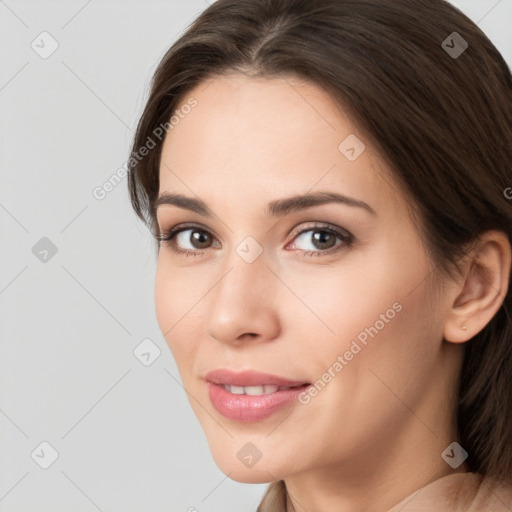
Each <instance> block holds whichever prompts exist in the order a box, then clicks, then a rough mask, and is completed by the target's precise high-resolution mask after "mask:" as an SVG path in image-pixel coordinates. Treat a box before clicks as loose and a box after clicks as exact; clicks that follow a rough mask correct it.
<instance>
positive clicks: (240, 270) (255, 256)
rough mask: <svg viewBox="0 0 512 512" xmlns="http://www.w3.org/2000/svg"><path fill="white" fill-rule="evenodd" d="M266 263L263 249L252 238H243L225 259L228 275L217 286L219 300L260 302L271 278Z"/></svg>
mask: <svg viewBox="0 0 512 512" xmlns="http://www.w3.org/2000/svg"><path fill="white" fill-rule="evenodd" d="M267 263H268V261H267V258H266V257H265V254H264V251H263V247H262V246H261V245H260V244H259V243H258V242H257V241H256V240H255V239H254V238H253V237H251V236H248V237H245V238H244V239H243V240H242V242H240V243H239V244H238V245H236V246H234V247H233V250H232V252H231V254H230V255H229V256H228V257H227V259H226V269H227V272H228V274H227V275H225V277H224V279H222V281H221V282H219V284H218V288H219V290H218V294H219V295H220V296H221V297H218V298H219V300H220V299H221V298H222V297H224V298H226V299H228V300H235V301H244V302H247V300H252V299H255V300H256V301H258V300H259V301H261V298H262V293H261V292H262V291H263V289H267V290H268V287H269V285H270V283H269V282H268V281H269V280H270V278H272V277H273V276H272V273H271V272H270V270H269V269H268V267H267ZM274 279H275V278H274Z"/></svg>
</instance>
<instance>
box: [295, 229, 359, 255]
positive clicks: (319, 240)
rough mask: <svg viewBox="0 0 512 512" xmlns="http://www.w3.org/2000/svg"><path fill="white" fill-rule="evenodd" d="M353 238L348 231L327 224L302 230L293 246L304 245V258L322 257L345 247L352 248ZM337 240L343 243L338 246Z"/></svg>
mask: <svg viewBox="0 0 512 512" xmlns="http://www.w3.org/2000/svg"><path fill="white" fill-rule="evenodd" d="M353 238H354V237H353V236H352V235H351V234H350V233H349V232H348V231H342V230H341V229H339V228H335V227H333V226H329V225H325V224H315V225H314V226H312V227H310V228H309V229H303V230H301V231H300V232H299V233H298V235H296V238H295V242H294V244H293V245H294V246H296V245H297V243H299V244H300V243H303V244H304V256H322V255H325V254H331V253H333V252H337V251H338V250H341V248H342V247H343V246H350V245H351V244H352V243H353ZM336 239H339V240H341V243H340V244H336ZM311 249H313V250H311Z"/></svg>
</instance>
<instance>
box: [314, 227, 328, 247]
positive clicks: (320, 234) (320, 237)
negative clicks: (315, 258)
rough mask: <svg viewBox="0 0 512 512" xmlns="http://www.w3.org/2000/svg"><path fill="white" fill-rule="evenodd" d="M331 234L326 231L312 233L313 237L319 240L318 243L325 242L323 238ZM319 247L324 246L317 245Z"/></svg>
mask: <svg viewBox="0 0 512 512" xmlns="http://www.w3.org/2000/svg"><path fill="white" fill-rule="evenodd" d="M331 236H332V235H331V234H330V233H326V232H323V231H316V232H315V233H314V234H313V238H314V239H315V241H316V242H318V241H319V242H320V244H325V238H326V237H327V238H328V237H331ZM331 247H332V245H331ZM319 248H320V249H326V247H319ZM329 248H330V247H327V249H329Z"/></svg>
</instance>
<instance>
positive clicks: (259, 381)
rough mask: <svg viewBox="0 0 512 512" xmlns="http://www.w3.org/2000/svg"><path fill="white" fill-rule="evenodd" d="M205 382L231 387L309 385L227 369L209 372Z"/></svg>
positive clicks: (274, 376) (275, 376) (248, 371)
mask: <svg viewBox="0 0 512 512" xmlns="http://www.w3.org/2000/svg"><path fill="white" fill-rule="evenodd" d="M204 378H205V380H206V381H208V382H212V383H213V384H229V385H230V386H244V387H245V386H264V385H265V384H270V385H273V386H286V387H292V386H302V385H304V384H308V382H306V381H303V380H291V379H286V378H284V377H279V376H278V375H272V374H270V373H262V372H257V371H254V370H246V371H243V372H234V371H231V370H227V369H218V370H213V371H211V372H208V373H207V374H206V375H205V377H204Z"/></svg>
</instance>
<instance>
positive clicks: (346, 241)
mask: <svg viewBox="0 0 512 512" xmlns="http://www.w3.org/2000/svg"><path fill="white" fill-rule="evenodd" d="M188 230H192V231H199V232H202V233H207V234H208V235H211V233H209V232H208V231H207V230H205V229H203V228H201V227H199V226H197V225H183V224H182V225H181V226H179V227H174V228H172V229H170V230H168V231H164V232H161V233H159V234H158V235H157V236H156V239H157V240H158V242H159V243H160V244H161V245H165V246H169V247H170V248H171V250H172V251H173V252H175V253H177V254H184V255H186V256H187V257H189V256H193V257H196V256H199V257H203V255H204V252H205V250H206V249H196V250H195V251H192V250H190V249H180V248H179V247H177V246H176V244H174V243H173V240H174V238H175V237H176V236H177V235H178V234H179V233H181V232H182V231H188ZM308 231H319V232H325V233H329V234H331V235H334V236H336V237H338V238H340V239H341V240H342V242H343V243H342V244H341V245H338V246H337V247H336V246H335V247H332V248H330V249H326V250H325V251H323V250H317V251H302V252H303V253H304V256H309V257H311V256H326V255H330V254H332V253H335V252H338V251H340V250H341V249H342V248H343V247H350V246H351V245H352V243H353V242H354V237H353V235H352V234H350V233H349V232H348V231H346V233H345V232H342V231H341V230H339V229H337V228H334V227H332V226H330V225H328V224H315V225H314V226H309V227H308V228H307V229H303V230H301V231H299V232H298V233H296V234H295V235H294V237H293V239H295V238H297V237H298V236H300V235H302V234H304V233H307V232H308ZM208 249H210V247H208Z"/></svg>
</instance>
